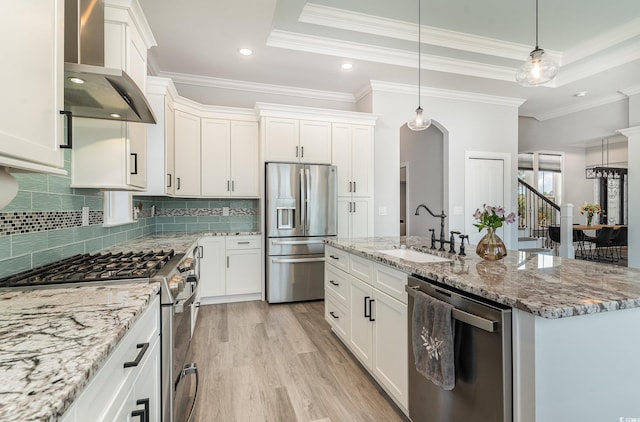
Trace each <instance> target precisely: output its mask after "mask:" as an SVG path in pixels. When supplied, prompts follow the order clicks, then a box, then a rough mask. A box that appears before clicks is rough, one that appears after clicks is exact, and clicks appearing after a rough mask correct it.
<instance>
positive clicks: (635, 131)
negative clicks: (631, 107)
mask: <svg viewBox="0 0 640 422" xmlns="http://www.w3.org/2000/svg"><path fill="white" fill-rule="evenodd" d="M616 132H618V133H620V134H622V135H624V136H626V137H627V139H628V140H631V138H632V137H633V138H635V137H636V136H637V137H638V139H640V126H634V127H629V128H626V129H618V130H616Z"/></svg>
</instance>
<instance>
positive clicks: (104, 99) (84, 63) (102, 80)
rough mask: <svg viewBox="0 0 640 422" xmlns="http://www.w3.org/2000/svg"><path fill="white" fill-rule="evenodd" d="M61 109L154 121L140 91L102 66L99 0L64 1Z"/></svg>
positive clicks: (107, 117)
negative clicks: (63, 60) (62, 96)
mask: <svg viewBox="0 0 640 422" xmlns="http://www.w3.org/2000/svg"><path fill="white" fill-rule="evenodd" d="M64 36H65V52H64V53H65V54H64V58H65V64H64V109H65V112H70V113H71V114H72V115H73V117H88V118H92V119H105V120H120V121H126V122H136V123H153V124H155V123H156V119H155V116H154V115H153V112H152V111H151V107H150V106H149V103H148V102H147V99H146V97H145V95H144V93H143V92H142V91H141V90H140V88H139V87H138V85H136V83H135V82H134V81H133V79H131V77H130V76H129V75H127V74H126V72H124V71H123V70H121V69H111V68H105V67H104V3H103V0H66V1H65V34H64Z"/></svg>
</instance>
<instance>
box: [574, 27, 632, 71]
mask: <svg viewBox="0 0 640 422" xmlns="http://www.w3.org/2000/svg"><path fill="white" fill-rule="evenodd" d="M638 35H640V18H636V19H634V20H632V21H630V22H627V23H625V24H623V25H619V26H616V27H615V28H613V29H611V30H609V31H607V32H604V33H602V34H600V35H598V36H596V37H593V38H589V39H588V40H585V41H583V42H582V43H580V44H578V45H576V46H574V47H572V48H570V49H568V50H567V51H565V52H564V54H563V62H562V64H563V65H567V64H570V63H573V62H577V61H579V60H583V59H585V58H587V57H590V56H593V55H594V54H597V53H600V52H602V51H605V50H608V49H610V48H612V47H614V46H616V45H618V44H621V43H623V42H625V41H627V40H630V39H631V38H634V37H637V36H638ZM638 44H640V40H639V41H638V42H636V43H635V48H636V49H637V48H638Z"/></svg>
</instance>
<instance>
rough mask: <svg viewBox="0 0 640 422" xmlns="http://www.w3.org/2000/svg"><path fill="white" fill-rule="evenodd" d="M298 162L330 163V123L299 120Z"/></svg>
mask: <svg viewBox="0 0 640 422" xmlns="http://www.w3.org/2000/svg"><path fill="white" fill-rule="evenodd" d="M299 124H300V155H299V157H300V162H301V163H313V164H331V123H329V122H318V121H315V120H300V123H299Z"/></svg>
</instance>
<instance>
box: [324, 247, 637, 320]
mask: <svg viewBox="0 0 640 422" xmlns="http://www.w3.org/2000/svg"><path fill="white" fill-rule="evenodd" d="M326 243H327V244H328V245H330V246H334V247H336V248H339V249H342V250H344V251H347V252H350V253H353V254H356V255H360V256H363V257H365V258H369V259H372V260H376V261H379V262H381V263H384V264H387V265H390V266H392V267H396V268H398V269H399V270H402V271H404V272H406V273H409V274H417V275H419V276H422V277H426V278H428V279H431V280H434V281H437V282H440V283H443V284H445V285H447V286H451V287H454V288H457V289H459V290H462V291H465V292H468V293H472V294H475V295H478V296H480V297H484V298H486V299H489V300H492V301H495V302H498V303H501V304H504V305H507V306H510V307H512V308H517V309H521V310H524V311H526V312H529V313H531V314H533V315H537V316H540V317H544V318H563V317H571V316H577V315H584V314H593V313H598V312H607V311H616V310H621V309H628V308H636V307H640V270H638V269H633V268H626V267H620V266H615V265H611V264H607V263H596V262H589V261H583V260H576V259H566V258H560V257H556V256H550V255H541V254H533V253H526V252H518V251H509V252H508V255H507V256H506V257H505V258H503V259H502V260H501V261H497V262H490V261H484V260H482V259H481V258H480V257H478V256H477V255H476V254H475V247H474V246H471V247H467V250H466V252H467V255H466V256H459V255H453V254H449V253H447V252H438V251H432V250H430V249H428V247H426V246H425V245H430V241H429V239H427V238H424V237H407V238H405V237H402V238H399V237H380V238H362V239H340V238H338V239H327V241H326ZM397 247H407V248H412V249H418V250H420V251H423V252H428V253H433V254H435V255H439V256H442V257H448V258H452V259H453V261H452V262H442V263H428V264H420V263H415V262H412V261H406V260H404V259H401V258H395V257H393V256H390V255H386V254H383V253H380V252H379V251H381V250H384V249H392V248H397ZM456 249H457V248H456Z"/></svg>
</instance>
